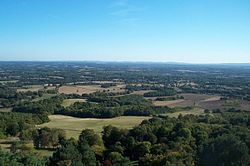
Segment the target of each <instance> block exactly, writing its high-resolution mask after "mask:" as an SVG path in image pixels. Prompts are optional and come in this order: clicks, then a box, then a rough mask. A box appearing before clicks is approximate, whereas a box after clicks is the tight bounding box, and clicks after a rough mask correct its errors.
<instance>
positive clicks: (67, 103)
mask: <svg viewBox="0 0 250 166" xmlns="http://www.w3.org/2000/svg"><path fill="white" fill-rule="evenodd" d="M76 102H86V99H65V100H63V103H62V106H63V107H69V106H71V105H73V104H74V103H76Z"/></svg>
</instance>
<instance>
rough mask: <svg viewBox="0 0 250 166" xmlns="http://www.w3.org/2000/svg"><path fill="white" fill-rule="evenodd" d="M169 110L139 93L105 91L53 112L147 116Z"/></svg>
mask: <svg viewBox="0 0 250 166" xmlns="http://www.w3.org/2000/svg"><path fill="white" fill-rule="evenodd" d="M169 110H170V108H168V107H155V106H153V105H152V103H151V102H150V101H148V100H146V99H144V98H143V97H142V96H140V95H125V96H119V97H110V96H107V94H105V93H95V94H91V95H89V96H88V102H86V103H79V102H77V103H75V104H73V105H72V106H70V107H67V108H64V109H61V110H59V111H58V112H55V113H56V114H63V115H69V116H74V117H81V118H113V117H118V116H122V115H125V116H149V115H155V114H159V113H166V112H168V111H169Z"/></svg>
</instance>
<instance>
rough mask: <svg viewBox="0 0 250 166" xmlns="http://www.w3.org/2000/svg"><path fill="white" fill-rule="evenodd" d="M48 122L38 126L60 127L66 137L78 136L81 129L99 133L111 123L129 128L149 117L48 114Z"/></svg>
mask: <svg viewBox="0 0 250 166" xmlns="http://www.w3.org/2000/svg"><path fill="white" fill-rule="evenodd" d="M49 118H50V122H49V123H45V124H42V125H39V126H38V127H45V126H46V127H50V128H60V129H63V130H65V131H66V135H67V137H68V138H70V137H74V138H78V136H79V134H80V132H81V131H82V130H83V129H93V130H94V131H95V132H97V133H99V134H101V132H102V128H103V127H104V126H107V125H113V126H116V127H118V128H125V129H130V128H132V127H134V126H136V125H138V124H140V123H141V122H142V121H143V120H145V119H149V118H150V117H136V116H122V117H117V118H112V119H93V118H84V119H82V118H74V117H70V116H63V115H51V116H49Z"/></svg>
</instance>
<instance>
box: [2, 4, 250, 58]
mask: <svg viewBox="0 0 250 166" xmlns="http://www.w3.org/2000/svg"><path fill="white" fill-rule="evenodd" d="M0 58H1V60H46V61H47V60H63V61H64V60H82V61H83V60H100V61H160V62H187V63H240V62H244V63H246V62H248V63H250V1H249V0H0Z"/></svg>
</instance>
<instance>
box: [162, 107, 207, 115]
mask: <svg viewBox="0 0 250 166" xmlns="http://www.w3.org/2000/svg"><path fill="white" fill-rule="evenodd" d="M180 114H182V115H183V116H185V115H190V114H192V115H202V114H204V109H202V108H199V107H195V108H192V109H190V110H185V109H183V108H176V111H175V112H173V113H166V114H162V115H167V116H169V117H178V116H179V115H180Z"/></svg>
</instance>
